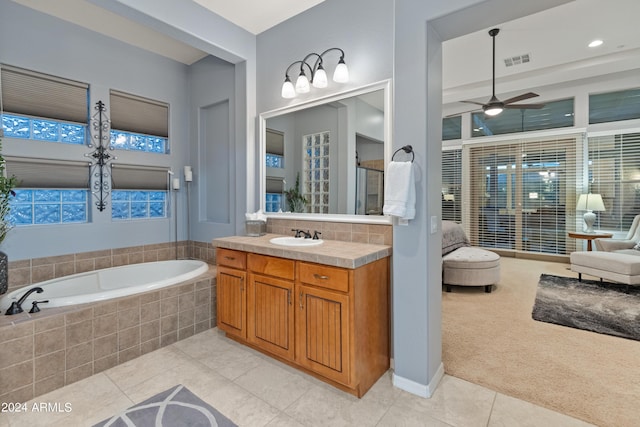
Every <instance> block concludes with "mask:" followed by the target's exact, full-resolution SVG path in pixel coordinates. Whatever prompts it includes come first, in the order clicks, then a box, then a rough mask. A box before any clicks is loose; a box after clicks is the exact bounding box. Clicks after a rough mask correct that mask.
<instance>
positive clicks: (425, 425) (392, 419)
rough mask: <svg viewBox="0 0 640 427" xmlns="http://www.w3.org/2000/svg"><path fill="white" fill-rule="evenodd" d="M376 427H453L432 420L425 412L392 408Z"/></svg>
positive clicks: (397, 407)
mask: <svg viewBox="0 0 640 427" xmlns="http://www.w3.org/2000/svg"><path fill="white" fill-rule="evenodd" d="M376 427H452V426H451V424H447V423H445V422H443V421H440V420H437V419H435V418H431V417H430V416H428V415H426V414H425V413H424V412H420V411H414V410H413V409H409V408H400V407H399V406H395V405H394V406H392V407H391V408H389V410H388V411H387V413H386V414H384V417H382V419H381V420H380V422H379V423H378V424H376Z"/></svg>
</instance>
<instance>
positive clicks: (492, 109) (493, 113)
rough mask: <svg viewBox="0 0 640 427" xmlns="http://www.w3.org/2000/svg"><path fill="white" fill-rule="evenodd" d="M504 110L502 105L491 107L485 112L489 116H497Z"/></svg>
mask: <svg viewBox="0 0 640 427" xmlns="http://www.w3.org/2000/svg"><path fill="white" fill-rule="evenodd" d="M502 110H503V108H501V107H490V108H487V109H486V110H484V113H485V114H486V115H487V116H497V115H498V114H500V113H502Z"/></svg>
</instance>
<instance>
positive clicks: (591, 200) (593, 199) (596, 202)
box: [576, 193, 606, 233]
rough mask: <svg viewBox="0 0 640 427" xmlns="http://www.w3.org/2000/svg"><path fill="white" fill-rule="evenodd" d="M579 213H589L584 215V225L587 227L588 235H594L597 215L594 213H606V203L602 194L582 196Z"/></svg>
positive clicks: (579, 201)
mask: <svg viewBox="0 0 640 427" xmlns="http://www.w3.org/2000/svg"><path fill="white" fill-rule="evenodd" d="M576 210H577V211H587V212H586V213H585V214H584V215H583V217H582V218H583V219H584V223H585V224H586V225H587V229H586V230H585V232H586V233H593V232H594V230H593V224H594V223H595V222H596V214H594V213H593V211H604V210H606V209H605V208H604V202H603V201H602V196H601V195H600V194H591V193H589V194H581V195H580V197H578V205H577V206H576Z"/></svg>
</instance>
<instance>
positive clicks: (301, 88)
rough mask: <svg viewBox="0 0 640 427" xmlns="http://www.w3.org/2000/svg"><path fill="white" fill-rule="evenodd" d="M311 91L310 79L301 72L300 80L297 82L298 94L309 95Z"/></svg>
mask: <svg viewBox="0 0 640 427" xmlns="http://www.w3.org/2000/svg"><path fill="white" fill-rule="evenodd" d="M310 90H311V87H310V86H309V79H308V78H307V75H306V74H305V73H304V71H300V75H299V76H298V80H296V92H298V93H307V92H309V91H310Z"/></svg>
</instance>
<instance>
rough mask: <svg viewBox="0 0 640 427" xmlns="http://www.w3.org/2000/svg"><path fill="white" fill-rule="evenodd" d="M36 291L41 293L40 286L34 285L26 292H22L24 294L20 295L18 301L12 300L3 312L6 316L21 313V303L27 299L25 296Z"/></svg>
mask: <svg viewBox="0 0 640 427" xmlns="http://www.w3.org/2000/svg"><path fill="white" fill-rule="evenodd" d="M34 292H37V293H42V288H41V287H40V286H35V287H33V288H31V289H29V290H28V291H27V292H25V293H24V295H22V297H21V298H20V299H19V300H18V301H14V302H12V303H11V307H9V308H8V309H7V312H6V313H4V314H6V315H7V316H10V315H12V314H18V313H22V311H23V310H22V303H23V302H24V300H26V299H27V297H28V296H29V295H31V294H32V293H34Z"/></svg>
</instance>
